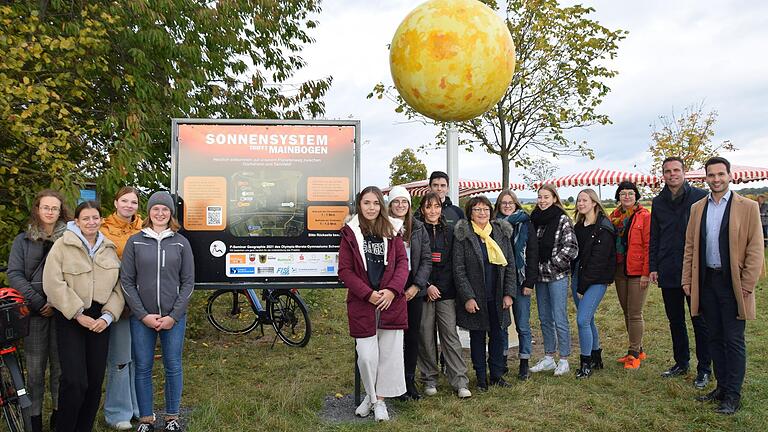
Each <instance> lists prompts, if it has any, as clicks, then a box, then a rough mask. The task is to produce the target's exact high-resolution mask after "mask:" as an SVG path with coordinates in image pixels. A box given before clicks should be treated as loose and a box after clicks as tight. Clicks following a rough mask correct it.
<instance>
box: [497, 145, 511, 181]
mask: <svg viewBox="0 0 768 432" xmlns="http://www.w3.org/2000/svg"><path fill="white" fill-rule="evenodd" d="M499 156H500V157H501V186H502V188H503V189H506V188H508V187H509V152H507V151H504V150H502V151H501V152H500V153H499Z"/></svg>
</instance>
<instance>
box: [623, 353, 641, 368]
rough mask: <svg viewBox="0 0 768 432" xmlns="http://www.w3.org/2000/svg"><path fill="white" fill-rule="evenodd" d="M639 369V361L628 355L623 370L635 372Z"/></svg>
mask: <svg viewBox="0 0 768 432" xmlns="http://www.w3.org/2000/svg"><path fill="white" fill-rule="evenodd" d="M639 368H640V359H639V358H637V357H635V356H633V355H629V356H628V358H627V361H626V362H625V363H624V369H632V370H635V369H639Z"/></svg>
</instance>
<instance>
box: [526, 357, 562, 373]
mask: <svg viewBox="0 0 768 432" xmlns="http://www.w3.org/2000/svg"><path fill="white" fill-rule="evenodd" d="M556 367H557V365H556V364H555V359H553V358H552V357H550V356H544V358H543V359H541V360H539V362H538V363H536V364H535V365H534V366H533V367H532V368H531V372H541V371H550V370H552V369H554V368H556Z"/></svg>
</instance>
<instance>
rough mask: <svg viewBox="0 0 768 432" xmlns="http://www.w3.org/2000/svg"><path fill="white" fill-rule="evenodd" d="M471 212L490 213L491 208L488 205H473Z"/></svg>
mask: <svg viewBox="0 0 768 432" xmlns="http://www.w3.org/2000/svg"><path fill="white" fill-rule="evenodd" d="M472 212H473V213H490V212H491V209H489V208H488V207H475V208H473V209H472Z"/></svg>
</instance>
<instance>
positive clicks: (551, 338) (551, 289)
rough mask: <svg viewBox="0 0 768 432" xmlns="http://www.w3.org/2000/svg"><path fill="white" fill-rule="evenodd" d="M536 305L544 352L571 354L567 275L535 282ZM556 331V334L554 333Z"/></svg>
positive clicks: (561, 355)
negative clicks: (548, 280)
mask: <svg viewBox="0 0 768 432" xmlns="http://www.w3.org/2000/svg"><path fill="white" fill-rule="evenodd" d="M536 305H537V306H538V307H539V321H541V334H542V336H543V337H544V353H545V354H547V355H551V354H554V353H555V352H556V351H558V349H559V352H560V357H568V356H569V355H571V333H570V328H569V326H568V277H567V276H566V277H564V278H562V279H558V280H555V281H551V282H536ZM555 332H557V335H555Z"/></svg>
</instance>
